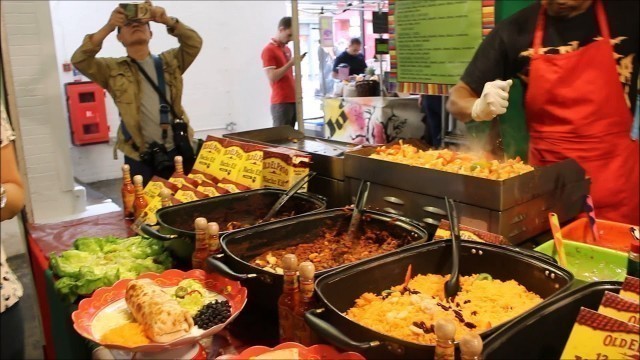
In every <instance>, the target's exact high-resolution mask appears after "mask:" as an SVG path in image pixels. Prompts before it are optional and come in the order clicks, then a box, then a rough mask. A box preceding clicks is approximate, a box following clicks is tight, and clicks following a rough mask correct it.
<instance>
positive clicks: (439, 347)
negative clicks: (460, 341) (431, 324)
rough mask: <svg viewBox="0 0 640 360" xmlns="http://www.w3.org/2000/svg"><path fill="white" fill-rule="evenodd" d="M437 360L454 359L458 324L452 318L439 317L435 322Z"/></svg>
mask: <svg viewBox="0 0 640 360" xmlns="http://www.w3.org/2000/svg"><path fill="white" fill-rule="evenodd" d="M434 330H435V333H436V354H435V360H454V356H455V350H456V348H455V343H454V341H455V340H454V339H455V336H456V325H455V324H454V322H453V320H451V319H438V320H437V321H436V324H435V329H434Z"/></svg>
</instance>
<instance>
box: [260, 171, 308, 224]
mask: <svg viewBox="0 0 640 360" xmlns="http://www.w3.org/2000/svg"><path fill="white" fill-rule="evenodd" d="M315 175H316V173H315V172H313V171H309V172H308V173H307V175H305V176H303V177H301V178H300V179H298V181H296V183H295V184H293V186H292V187H291V188H290V189H289V190H287V192H286V193H284V194H282V196H280V199H278V201H277V202H276V203H275V204H274V205H273V207H272V208H271V210H269V212H268V213H267V216H265V217H264V218H263V219H262V220H260V221H259V222H258V223H264V222H267V221H269V220H271V218H272V217H274V216H275V215H276V214H277V213H278V210H280V208H281V207H282V205H284V203H286V202H287V200H289V198H291V197H292V196H293V194H295V193H297V192H298V190H300V189H301V188H302V187H303V186H304V184H306V183H308V182H309V180H311V178H312V177H314V176H315Z"/></svg>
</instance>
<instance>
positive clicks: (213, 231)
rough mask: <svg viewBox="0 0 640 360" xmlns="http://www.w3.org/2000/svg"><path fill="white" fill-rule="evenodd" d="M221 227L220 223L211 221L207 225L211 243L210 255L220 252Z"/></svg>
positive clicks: (209, 242)
mask: <svg viewBox="0 0 640 360" xmlns="http://www.w3.org/2000/svg"><path fill="white" fill-rule="evenodd" d="M219 235H220V227H219V226H218V223H215V222H210V223H209V225H207V236H208V241H207V243H208V245H209V256H211V255H215V254H217V253H219V252H220V250H221V248H220V238H219Z"/></svg>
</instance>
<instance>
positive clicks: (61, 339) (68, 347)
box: [27, 211, 133, 359]
mask: <svg viewBox="0 0 640 360" xmlns="http://www.w3.org/2000/svg"><path fill="white" fill-rule="evenodd" d="M89 234H90V236H109V235H111V236H117V237H127V236H131V235H132V234H133V232H132V231H131V230H130V229H129V224H128V223H127V222H126V221H125V220H124V218H123V215H122V212H120V211H118V212H112V213H109V214H105V215H99V216H90V217H86V218H81V219H76V220H70V221H64V222H60V223H51V224H29V225H28V226H27V241H28V248H29V257H30V259H31V270H32V272H33V279H34V283H35V287H36V293H37V296H38V304H39V307H40V315H41V318H42V327H43V332H44V337H45V346H44V347H45V349H44V350H45V358H47V359H72V358H74V359H75V358H88V357H89V356H90V354H91V346H92V344H89V342H87V341H86V340H84V339H83V338H82V337H80V335H78V334H77V333H76V332H75V331H74V330H73V325H72V322H71V313H72V312H73V311H74V310H75V308H76V307H77V305H75V304H71V305H70V304H68V303H65V302H64V301H63V300H62V299H61V297H60V296H59V295H58V294H57V293H56V292H55V289H54V287H53V284H54V279H53V274H52V272H51V271H50V270H49V255H50V254H51V253H58V252H62V251H65V250H68V249H70V248H71V247H72V246H73V242H74V240H75V239H77V238H79V237H83V236H89Z"/></svg>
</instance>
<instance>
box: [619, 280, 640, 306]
mask: <svg viewBox="0 0 640 360" xmlns="http://www.w3.org/2000/svg"><path fill="white" fill-rule="evenodd" d="M620 296H621V297H623V298H625V299H629V300H631V301H640V279H638V278H635V277H633V276H628V275H627V277H625V278H624V282H623V283H622V289H620Z"/></svg>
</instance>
